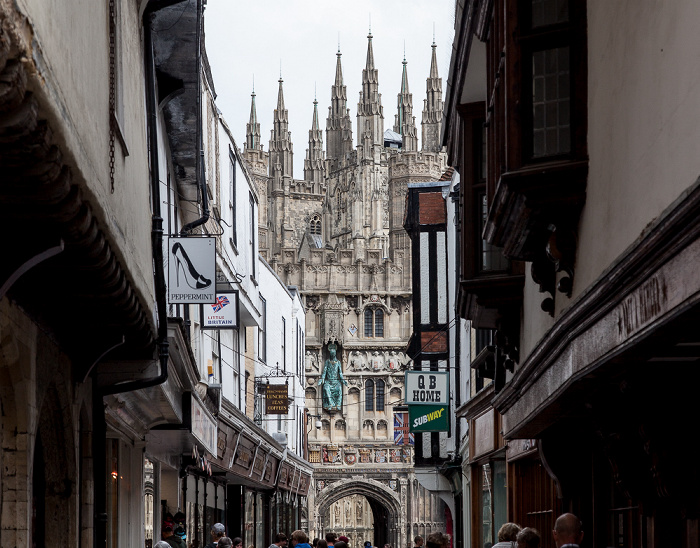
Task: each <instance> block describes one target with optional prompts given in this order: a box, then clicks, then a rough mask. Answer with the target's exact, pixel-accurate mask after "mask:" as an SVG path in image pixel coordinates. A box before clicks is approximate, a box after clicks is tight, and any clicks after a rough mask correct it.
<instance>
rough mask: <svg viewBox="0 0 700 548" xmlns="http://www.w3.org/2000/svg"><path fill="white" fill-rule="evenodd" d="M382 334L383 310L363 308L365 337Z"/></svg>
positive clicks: (380, 335)
mask: <svg viewBox="0 0 700 548" xmlns="http://www.w3.org/2000/svg"><path fill="white" fill-rule="evenodd" d="M383 336H384V311H383V310H382V309H381V308H366V309H365V337H383Z"/></svg>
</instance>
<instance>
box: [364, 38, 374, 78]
mask: <svg viewBox="0 0 700 548" xmlns="http://www.w3.org/2000/svg"><path fill="white" fill-rule="evenodd" d="M365 69H366V70H372V69H374V51H373V50H372V31H371V30H370V31H369V34H368V35H367V64H366V66H365Z"/></svg>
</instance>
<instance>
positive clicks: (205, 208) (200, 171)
mask: <svg viewBox="0 0 700 548" xmlns="http://www.w3.org/2000/svg"><path fill="white" fill-rule="evenodd" d="M202 11H203V10H202V0H197V33H196V37H195V40H196V41H197V147H198V148H199V151H198V154H197V158H196V168H195V172H196V173H197V179H198V182H199V191H200V192H201V194H202V216H201V217H200V218H199V219H197V220H196V221H192V222H191V223H187V224H186V225H185V226H183V227H182V229H181V230H180V235H181V236H186V235H187V233H188V232H191V231H192V230H193V229H195V228H197V227H198V226H200V225H203V224H204V223H206V222H207V221H208V220H209V194H208V193H207V180H206V174H205V171H204V138H203V135H202V134H203V133H204V131H203V127H202V39H201V32H202Z"/></svg>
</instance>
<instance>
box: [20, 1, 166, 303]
mask: <svg viewBox="0 0 700 548" xmlns="http://www.w3.org/2000/svg"><path fill="white" fill-rule="evenodd" d="M15 4H16V5H17V8H18V10H19V11H20V12H21V13H22V14H23V15H25V16H26V17H27V19H28V22H29V25H31V27H32V30H33V34H31V40H32V43H31V46H30V47H31V48H32V51H31V52H28V57H31V62H32V63H33V64H34V67H35V69H36V71H37V73H36V75H35V77H34V78H30V81H29V86H30V88H31V89H32V91H33V92H34V93H35V94H36V96H37V98H38V99H39V103H40V105H41V111H40V116H41V117H43V118H46V119H48V120H49V123H50V124H51V128H52V130H53V133H54V136H55V138H56V139H57V140H58V142H60V143H61V144H62V145H63V146H62V152H63V153H64V161H66V162H68V163H69V164H71V165H72V167H73V175H74V181H75V182H78V183H80V185H81V188H82V189H83V190H84V192H83V197H84V198H86V199H87V200H88V201H90V203H91V205H92V206H93V212H94V213H95V214H96V216H97V217H98V219H99V220H100V228H101V229H102V230H103V231H104V232H105V234H106V236H107V238H108V239H109V240H110V241H111V242H112V243H113V244H116V245H115V246H114V247H115V251H116V253H117V254H118V255H119V258H120V261H122V263H123V264H124V265H125V266H126V268H127V270H128V271H129V273H130V275H131V278H132V281H133V282H134V283H135V289H136V290H137V291H138V292H139V293H140V294H141V295H142V297H143V299H144V303H145V304H146V305H150V304H151V302H152V298H151V297H150V296H151V295H152V294H153V288H152V286H153V276H152V266H151V243H150V230H151V214H150V198H149V196H150V193H149V170H148V156H147V150H148V149H147V142H146V126H145V121H146V113H145V101H144V97H145V91H144V74H143V50H142V41H141V39H140V36H141V31H140V20H139V14H138V3H137V2H135V1H130V2H123V7H122V24H123V35H124V37H125V40H123V47H122V53H123V57H122V63H121V64H122V67H123V71H122V75H123V87H122V89H123V97H124V109H123V112H124V120H123V127H122V130H123V133H124V136H125V140H126V144H127V146H128V151H129V156H128V157H126V156H125V155H124V154H123V152H122V149H121V147H120V144H119V142H118V141H117V142H116V143H115V145H116V148H115V158H116V166H115V192H114V194H111V193H110V181H109V132H108V127H109V110H108V109H109V101H108V98H109V87H108V86H109V70H108V54H107V51H108V44H109V32H108V17H107V12H106V10H107V7H108V4H107V2H96V3H95V2H86V1H84V0H83V1H80V0H18V1H17V2H16V3H15ZM66 29H74V32H66Z"/></svg>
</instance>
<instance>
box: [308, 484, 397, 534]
mask: <svg viewBox="0 0 700 548" xmlns="http://www.w3.org/2000/svg"><path fill="white" fill-rule="evenodd" d="M403 485H404V487H405V486H406V482H403ZM353 495H360V496H363V497H365V498H366V499H367V501H368V503H369V505H370V508H371V511H372V514H373V517H374V520H373V522H374V537H373V540H374V545H376V546H383V545H384V544H391V545H392V546H393V547H405V546H408V543H409V539H408V538H407V530H408V529H407V527H406V518H407V516H406V514H405V513H404V512H403V511H402V508H403V507H404V506H405V504H406V500H405V499H406V495H405V493H403V497H402V493H400V492H396V491H393V490H392V489H391V488H390V487H388V486H386V485H384V484H383V483H381V482H379V481H377V480H373V479H367V478H364V477H362V476H359V477H351V478H347V479H341V480H338V481H334V482H329V483H327V484H325V487H324V488H323V489H322V490H321V491H320V492H319V493H318V495H316V497H315V501H314V502H315V504H314V505H313V506H314V507H315V509H316V511H315V513H314V514H313V515H311V516H309V518H310V520H314V522H315V525H316V526H315V527H314V530H315V531H316V535H317V536H323V534H324V533H325V532H326V531H324V525H323V523H324V520H323V517H324V516H327V515H328V513H329V511H330V508H331V505H332V504H333V503H334V502H337V501H338V500H341V499H345V498H350V497H352V496H353ZM401 497H402V498H403V501H402V500H401ZM310 502H311V501H310ZM340 532H342V533H347V531H345V530H344V531H340ZM353 548H361V546H353Z"/></svg>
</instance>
